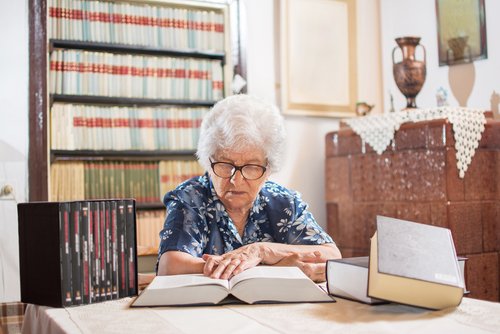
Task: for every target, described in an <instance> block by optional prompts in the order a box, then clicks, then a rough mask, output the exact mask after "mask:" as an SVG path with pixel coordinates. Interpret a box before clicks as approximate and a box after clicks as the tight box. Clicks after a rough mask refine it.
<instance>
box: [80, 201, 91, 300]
mask: <svg viewBox="0 0 500 334" xmlns="http://www.w3.org/2000/svg"><path fill="white" fill-rule="evenodd" d="M80 222H81V227H82V230H81V235H80V240H81V242H80V245H81V247H82V279H83V287H82V289H83V296H82V297H83V300H82V301H83V303H84V304H89V303H90V301H91V292H90V287H91V281H90V280H91V277H90V258H91V257H90V243H89V239H90V222H89V203H88V202H82V203H81V208H80Z"/></svg>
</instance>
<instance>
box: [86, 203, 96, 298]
mask: <svg viewBox="0 0 500 334" xmlns="http://www.w3.org/2000/svg"><path fill="white" fill-rule="evenodd" d="M88 204H89V206H88V208H89V215H88V216H89V229H88V231H89V276H90V277H89V282H90V283H89V290H90V302H91V303H95V302H96V301H97V300H96V295H95V280H96V278H95V277H96V273H95V268H96V267H95V245H94V210H95V208H94V207H93V204H94V203H93V202H89V203H88Z"/></svg>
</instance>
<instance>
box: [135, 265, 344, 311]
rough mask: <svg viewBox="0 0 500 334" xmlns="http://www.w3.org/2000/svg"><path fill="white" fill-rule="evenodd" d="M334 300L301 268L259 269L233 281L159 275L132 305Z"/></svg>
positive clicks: (263, 267)
mask: <svg viewBox="0 0 500 334" xmlns="http://www.w3.org/2000/svg"><path fill="white" fill-rule="evenodd" d="M334 301H335V300H334V299H333V298H332V297H330V296H329V295H328V294H326V292H325V291H323V290H322V289H321V288H320V287H319V286H317V285H316V284H315V283H314V282H313V281H311V280H310V279H309V278H308V277H307V276H306V275H305V274H304V273H303V272H302V271H301V270H300V269H299V268H297V267H268V266H258V267H254V268H250V269H248V270H245V271H243V272H242V273H240V274H238V275H235V276H233V277H232V278H231V279H229V280H223V279H213V278H210V277H206V276H203V275H201V274H199V275H171V276H156V277H155V278H154V279H153V281H152V282H151V283H150V284H149V285H148V286H147V288H146V289H144V290H143V291H142V293H141V294H140V295H139V296H138V297H137V298H136V299H135V300H134V302H133V303H132V305H131V306H134V307H137V306H174V305H217V304H219V305H220V304H227V303H234V302H236V303H237V302H239V303H247V304H256V303H293V302H334Z"/></svg>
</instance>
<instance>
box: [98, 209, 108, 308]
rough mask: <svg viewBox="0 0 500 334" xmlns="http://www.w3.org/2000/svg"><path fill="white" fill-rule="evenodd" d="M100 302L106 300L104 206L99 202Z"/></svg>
mask: <svg viewBox="0 0 500 334" xmlns="http://www.w3.org/2000/svg"><path fill="white" fill-rule="evenodd" d="M99 223H100V224H99V249H100V251H99V256H100V261H99V262H100V264H101V267H100V268H99V271H100V281H99V287H100V300H101V301H103V300H106V279H107V277H106V204H105V203H104V202H99Z"/></svg>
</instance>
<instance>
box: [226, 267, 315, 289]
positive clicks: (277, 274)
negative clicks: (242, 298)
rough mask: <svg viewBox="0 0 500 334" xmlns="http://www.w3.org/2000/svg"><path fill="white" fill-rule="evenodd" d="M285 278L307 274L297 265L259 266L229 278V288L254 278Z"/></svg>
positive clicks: (303, 276)
mask: <svg viewBox="0 0 500 334" xmlns="http://www.w3.org/2000/svg"><path fill="white" fill-rule="evenodd" d="M259 277H260V278H277V279H279V278H283V279H287V278H289V279H294V278H295V279H297V278H299V279H300V278H307V276H306V275H305V274H304V273H303V272H302V271H301V270H300V269H299V268H297V267H271V266H257V267H253V268H250V269H247V270H245V271H243V272H242V273H240V274H238V275H236V276H234V277H233V278H231V279H230V280H229V289H232V288H233V287H235V286H236V285H237V284H238V283H239V282H242V281H245V280H248V279H253V278H259Z"/></svg>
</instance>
